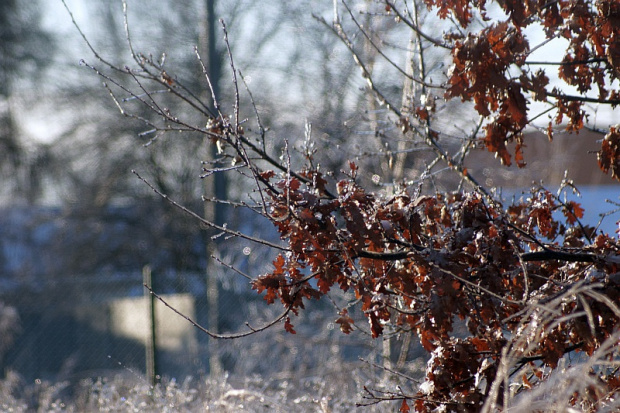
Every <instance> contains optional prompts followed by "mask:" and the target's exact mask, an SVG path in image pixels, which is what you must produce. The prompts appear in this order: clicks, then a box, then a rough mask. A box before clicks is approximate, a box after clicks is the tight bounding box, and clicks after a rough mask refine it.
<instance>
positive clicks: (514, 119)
mask: <svg viewBox="0 0 620 413" xmlns="http://www.w3.org/2000/svg"><path fill="white" fill-rule="evenodd" d="M425 3H426V4H427V6H428V7H429V8H432V7H436V8H437V10H438V15H439V16H440V17H441V18H449V17H453V21H454V22H455V24H456V25H458V26H460V27H459V28H458V30H459V31H458V32H457V33H462V34H455V32H456V30H455V32H451V33H449V34H448V35H446V41H447V42H448V44H450V45H451V47H452V58H453V65H452V67H451V70H450V72H449V74H448V76H449V79H448V89H447V92H446V98H454V97H459V98H461V99H462V100H463V101H471V102H473V103H474V104H475V108H476V110H477V111H478V113H479V114H480V115H482V116H485V117H488V119H489V121H488V123H487V124H486V125H485V127H484V129H485V132H486V133H485V136H484V145H485V146H486V148H487V149H488V150H489V151H491V152H494V153H495V154H496V155H497V156H498V157H499V158H500V159H501V161H502V163H503V164H505V165H510V164H511V154H510V151H509V150H508V149H507V146H506V144H507V143H508V142H516V149H515V153H514V155H515V158H516V162H517V164H518V165H519V166H520V167H522V166H524V165H525V162H524V160H523V157H522V147H523V145H524V142H523V134H522V131H523V129H524V128H525V126H526V125H528V124H529V122H530V119H529V117H528V107H527V99H526V96H527V95H528V94H530V95H531V97H532V99H534V100H537V101H541V102H547V103H550V104H552V105H554V106H555V108H556V115H555V123H557V124H560V123H562V122H563V121H564V119H565V118H566V119H567V120H568V122H567V124H566V129H567V130H570V131H579V130H580V129H581V128H583V126H584V117H585V116H586V114H585V111H584V110H583V104H584V103H585V102H588V101H589V102H598V103H603V104H609V105H612V106H616V105H617V104H618V103H620V100H619V97H620V95H619V93H618V90H615V89H612V88H611V85H612V84H613V82H614V81H615V80H618V79H619V78H620V3H619V2H617V1H615V0H598V1H590V0H558V1H546V0H525V1H524V0H505V1H500V2H497V4H498V5H499V6H500V7H501V8H502V9H503V10H504V12H505V13H506V15H507V16H508V17H507V18H506V19H505V20H504V21H500V22H496V23H493V24H491V25H488V26H487V27H485V28H483V29H482V30H480V31H471V32H469V33H467V29H468V28H470V26H471V22H472V21H473V19H474V15H475V13H474V12H477V13H479V15H480V16H481V17H482V19H483V20H485V19H487V20H488V19H489V18H488V16H487V15H486V7H488V5H489V4H490V3H495V2H491V1H484V0H482V1H472V0H450V1H445V0H441V1H439V0H425ZM533 24H539V25H540V26H541V27H543V28H544V32H545V34H546V37H547V39H549V40H550V39H564V40H565V41H566V42H568V46H567V47H566V51H565V54H564V57H563V58H562V60H561V61H560V62H549V63H553V64H557V67H559V69H558V75H559V77H560V79H562V80H563V81H564V82H566V84H567V85H569V86H571V87H574V88H576V90H577V91H578V92H579V94H580V95H578V96H574V95H570V94H566V93H564V92H563V91H562V90H561V89H560V88H558V87H557V85H556V86H555V87H553V88H551V86H550V85H549V79H548V77H547V75H546V73H545V69H540V68H539V69H537V70H534V69H533V65H530V63H529V62H528V57H529V56H530V53H531V48H530V44H529V40H528V39H527V38H526V37H525V36H524V34H523V30H524V29H525V28H527V27H528V26H530V25H533ZM465 33H467V34H465ZM511 68H518V69H519V70H520V72H521V74H520V76H518V77H515V76H514V75H511V74H509V69H511ZM595 91H596V92H597V94H598V96H597V97H596V98H592V97H586V94H588V93H590V92H595ZM551 124H552V123H551V122H550V123H549V129H548V130H549V131H550V133H549V137H550V138H551V137H552V128H551ZM606 148H607V147H605V146H604V147H603V148H602V151H603V152H604V155H603V157H611V156H612V155H613V152H610V151H609V150H607V149H606ZM603 169H605V168H603ZM605 170H606V169H605ZM612 172H613V171H612ZM614 177H617V176H614Z"/></svg>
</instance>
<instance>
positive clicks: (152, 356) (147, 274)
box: [142, 265, 160, 386]
mask: <svg viewBox="0 0 620 413" xmlns="http://www.w3.org/2000/svg"><path fill="white" fill-rule="evenodd" d="M142 279H143V282H144V284H145V285H147V286H148V287H149V288H150V289H151V290H152V291H154V283H153V275H152V274H151V267H150V266H149V265H145V266H144V267H143V268H142ZM144 298H145V299H146V307H147V317H148V318H147V320H148V323H149V329H148V331H149V334H147V337H146V345H145V348H146V375H147V377H148V378H149V380H150V382H151V385H152V386H155V385H156V384H157V382H158V381H159V378H160V376H159V374H158V373H159V372H158V366H157V335H156V334H157V331H156V329H157V327H156V321H157V320H156V319H155V296H154V295H153V294H151V292H150V291H149V290H148V288H145V289H144Z"/></svg>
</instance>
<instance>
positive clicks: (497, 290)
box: [254, 171, 620, 411]
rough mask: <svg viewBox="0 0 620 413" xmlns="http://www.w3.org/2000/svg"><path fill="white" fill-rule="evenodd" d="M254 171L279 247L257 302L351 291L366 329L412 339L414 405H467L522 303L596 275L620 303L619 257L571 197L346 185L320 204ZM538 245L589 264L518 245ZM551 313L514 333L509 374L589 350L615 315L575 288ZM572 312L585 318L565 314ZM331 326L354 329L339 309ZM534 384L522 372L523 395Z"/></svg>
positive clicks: (302, 187) (541, 300) (518, 319)
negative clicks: (503, 201) (424, 356)
mask: <svg viewBox="0 0 620 413" xmlns="http://www.w3.org/2000/svg"><path fill="white" fill-rule="evenodd" d="M305 175H306V176H311V175H314V176H317V175H318V172H316V171H314V172H312V173H310V172H306V173H305ZM265 176H268V177H269V179H270V180H272V181H273V180H277V181H276V182H273V185H272V187H273V188H279V189H281V191H279V192H273V191H269V194H270V197H271V203H270V205H271V211H270V214H271V218H272V222H273V223H274V225H275V226H276V227H277V229H278V231H279V232H280V234H281V237H282V239H284V240H286V241H287V244H288V247H289V250H288V251H287V252H285V253H282V254H280V255H279V256H278V257H277V258H276V260H275V261H274V262H273V265H274V269H273V271H271V272H270V273H268V274H265V275H263V276H261V277H259V278H258V279H257V280H256V281H255V282H254V288H255V289H257V290H258V291H259V292H264V293H265V299H266V300H267V301H268V302H269V303H273V302H274V301H275V300H280V301H281V302H282V304H283V305H284V306H285V307H287V308H291V309H292V311H293V312H295V313H297V312H298V311H299V309H302V308H303V307H304V303H303V300H304V299H313V298H314V299H319V298H321V297H322V296H323V295H325V294H327V293H328V292H329V291H330V289H332V288H334V287H337V288H340V289H342V290H344V291H349V290H351V291H353V292H354V294H355V298H356V300H359V302H361V310H362V311H363V313H364V315H365V317H366V319H367V320H368V326H369V330H370V332H371V334H372V336H373V337H378V336H381V335H382V334H383V333H384V332H385V330H386V329H388V328H389V329H390V331H402V332H404V331H410V332H413V333H415V334H416V335H417V337H418V338H419V340H420V342H421V343H422V345H423V346H424V348H425V349H426V350H427V351H429V352H430V353H431V354H432V358H431V361H430V362H429V365H428V369H427V376H426V381H427V386H426V387H425V392H422V391H420V392H418V393H417V394H414V395H410V398H411V399H415V400H416V408H418V409H419V410H423V411H427V410H432V409H433V408H435V407H438V406H439V405H442V404H447V405H449V404H453V403H455V402H457V403H458V404H459V405H460V406H461V408H463V409H465V410H471V411H476V410H477V409H479V408H480V406H481V403H482V402H483V400H485V398H486V397H487V396H488V392H489V391H490V385H491V383H492V382H493V380H494V378H495V374H496V372H497V369H498V367H499V363H500V360H501V355H502V349H503V348H504V347H506V346H507V344H508V343H509V342H510V341H511V340H513V341H514V340H515V337H523V335H527V334H529V333H527V332H524V330H523V329H524V326H527V325H528V324H530V323H535V322H537V320H538V319H537V317H539V314H538V312H537V311H534V312H532V311H531V309H532V308H537V307H536V306H537V305H540V307H541V308H542V309H544V308H545V303H546V302H548V301H549V300H551V299H553V297H557V296H559V295H562V294H563V293H565V292H566V291H567V290H568V289H569V288H570V287H571V286H573V285H575V283H582V284H588V285H589V284H593V283H596V285H597V287H596V288H597V292H598V294H600V295H603V296H605V297H607V298H608V299H609V300H611V301H612V302H620V277H618V276H617V274H618V273H619V271H620V264H619V263H618V262H619V261H618V260H615V259H608V257H616V256H617V254H618V252H619V250H620V244H618V242H617V241H616V240H615V239H613V238H611V237H609V236H607V235H602V234H599V235H596V234H594V233H593V230H592V229H591V228H584V227H582V226H580V225H579V220H578V218H580V217H582V216H583V209H582V208H581V207H580V205H579V204H577V203H575V202H570V203H563V202H560V200H559V199H558V198H557V197H556V196H554V195H552V194H551V193H549V192H547V191H545V190H542V189H540V190H537V191H534V192H533V193H532V194H531V196H530V198H529V199H527V200H526V201H524V202H523V203H518V204H515V205H512V206H511V207H510V208H507V209H506V210H504V209H503V208H502V207H501V206H500V205H489V204H488V203H486V202H485V201H484V200H483V198H482V197H481V196H480V195H478V194H476V193H464V194H463V193H461V194H454V195H448V196H446V195H439V194H438V195H436V196H422V197H418V198H416V199H413V198H411V197H410V196H408V195H407V194H405V193H403V194H400V195H398V196H395V197H393V198H391V199H387V200H384V199H380V198H378V197H377V196H375V195H373V194H371V193H368V192H366V191H365V190H364V189H363V188H361V187H360V186H359V185H357V184H356V182H355V181H354V180H353V179H348V180H342V181H340V182H338V184H337V188H338V195H337V196H336V197H334V198H329V197H326V196H323V195H322V192H321V190H319V189H317V188H316V187H315V186H313V185H311V184H305V183H301V182H300V181H299V180H297V179H295V178H291V177H285V178H283V179H281V178H277V177H276V176H275V174H273V173H267V174H265ZM314 181H315V182H316V181H317V180H316V179H315V180H314ZM319 181H320V180H319ZM309 182H312V181H309ZM504 211H505V212H504ZM558 213H559V214H560V216H562V220H558V218H557V215H558ZM558 237H561V238H562V241H557V240H558V239H559V238H558ZM592 237H593V238H592ZM540 239H542V240H547V241H548V242H549V243H553V242H554V241H555V244H548V245H552V247H550V248H553V249H554V250H562V251H565V254H568V255H570V251H573V250H574V248H579V252H580V253H581V254H588V253H591V254H593V255H592V257H593V259H592V260H591V261H593V262H570V263H566V262H563V261H561V260H556V259H548V260H544V261H533V260H529V259H528V257H527V253H525V254H524V251H528V250H535V249H538V248H540V247H541V245H542V244H541V243H540V241H539V240H540ZM566 251H568V252H566ZM594 257H596V258H594ZM593 274H595V275H593ZM541 311H542V310H541ZM555 311H558V314H555V315H556V316H557V317H555V318H554V320H555V319H559V318H564V319H565V321H563V322H561V323H557V324H556V325H551V324H552V322H551V321H549V322H548V323H549V325H546V326H545V328H543V329H542V331H543V332H542V333H540V331H538V332H537V333H536V334H537V336H532V337H528V339H527V340H525V341H523V343H525V344H523V343H522V344H520V346H521V347H519V348H517V349H516V350H515V351H517V352H518V354H519V357H520V362H519V367H518V368H516V369H515V370H519V369H522V368H524V367H525V366H529V368H531V369H533V370H535V371H538V370H540V367H541V364H540V363H543V364H544V365H546V366H548V367H550V368H555V367H556V366H557V365H558V362H559V360H560V359H561V358H563V357H564V356H565V355H566V354H567V353H570V352H572V351H581V352H585V353H586V354H592V353H593V352H594V351H595V350H596V349H597V348H598V346H600V344H601V343H602V342H603V341H604V340H605V339H606V338H607V337H609V336H610V335H611V334H612V333H613V332H614V330H615V328H616V327H617V325H618V321H620V320H619V319H618V315H617V314H615V313H614V312H613V310H612V309H610V307H609V305H608V304H605V302H602V301H601V300H599V299H597V298H596V297H595V296H588V295H583V294H582V295H580V294H567V295H566V296H564V297H563V302H562V305H561V306H560V307H559V308H557V309H555ZM579 312H582V313H583V312H586V313H587V315H584V316H581V317H579V316H574V315H575V314H576V313H579ZM336 322H337V323H338V324H339V326H340V328H341V330H342V331H343V332H344V333H349V332H351V331H352V330H353V329H354V328H364V327H363V326H356V325H355V324H354V322H353V319H352V318H351V317H350V316H349V314H348V312H347V310H346V309H345V310H342V311H341V312H340V317H339V318H338V320H337V321H336ZM456 323H460V324H461V325H463V324H464V325H465V326H466V329H467V332H468V335H467V336H466V337H463V338H455V337H454V334H453V331H454V328H455V324H456ZM287 330H289V331H291V330H292V326H291V324H290V320H287ZM291 332H292V331H291ZM532 334H534V333H532ZM513 346H516V345H513ZM517 347H518V346H517ZM537 363H538V364H537ZM537 369H538V370H537ZM515 372H516V371H515ZM601 377H602V376H601ZM605 377H606V378H601V380H604V381H605V383H607V384H608V385H609V386H610V390H615V389H616V387H617V385H616V384H617V383H618V382H619V381H618V377H617V374H613V375H607V376H605ZM535 379H536V376H535V375H534V378H532V377H529V378H528V377H526V378H525V380H526V381H527V383H529V384H526V382H525V381H524V382H523V383H524V386H523V389H526V388H527V386H528V385H529V386H531V382H532V381H535ZM614 383H616V384H614Z"/></svg>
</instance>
